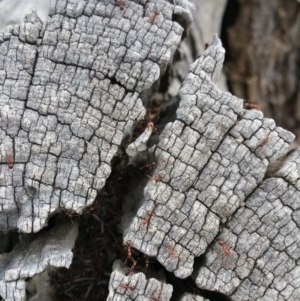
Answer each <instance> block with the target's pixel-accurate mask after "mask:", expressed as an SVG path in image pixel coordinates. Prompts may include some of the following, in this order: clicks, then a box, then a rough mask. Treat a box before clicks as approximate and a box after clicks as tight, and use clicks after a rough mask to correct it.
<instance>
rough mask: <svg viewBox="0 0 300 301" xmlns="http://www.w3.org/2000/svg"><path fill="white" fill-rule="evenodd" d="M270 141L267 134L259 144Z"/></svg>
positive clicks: (262, 144)
mask: <svg viewBox="0 0 300 301" xmlns="http://www.w3.org/2000/svg"><path fill="white" fill-rule="evenodd" d="M268 141H269V136H268V135H267V136H266V137H265V138H264V140H263V141H262V142H261V143H260V145H259V146H264V145H265V144H266V143H267V142H268Z"/></svg>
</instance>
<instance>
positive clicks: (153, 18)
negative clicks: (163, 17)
mask: <svg viewBox="0 0 300 301" xmlns="http://www.w3.org/2000/svg"><path fill="white" fill-rule="evenodd" d="M159 14H160V13H159V12H155V13H154V14H153V15H151V16H150V17H149V22H150V23H153V22H154V20H155V19H156V17H157V16H158V15H159Z"/></svg>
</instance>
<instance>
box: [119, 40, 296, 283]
mask: <svg viewBox="0 0 300 301" xmlns="http://www.w3.org/2000/svg"><path fill="white" fill-rule="evenodd" d="M223 60H224V49H223V48H222V45H221V42H220V40H219V39H218V38H217V37H216V36H215V38H214V40H213V41H212V43H211V46H210V47H209V48H208V49H207V50H206V51H205V52H204V53H203V55H202V56H201V57H200V58H199V59H198V60H197V61H196V62H195V63H194V64H192V65H191V67H190V73H189V75H188V76H187V78H186V79H185V80H184V83H183V86H182V88H181V90H180V96H181V101H180V105H179V108H178V110H177V118H178V119H177V120H176V121H175V122H173V123H169V124H167V125H166V127H165V129H164V130H163V132H162V133H161V136H160V141H159V143H158V145H157V147H156V149H155V151H154V153H155V158H156V160H157V168H156V169H155V171H154V174H153V178H152V179H150V181H149V182H148V184H147V185H146V187H145V191H144V199H143V205H142V206H141V207H140V208H139V210H138V212H137V214H136V217H135V218H134V219H133V221H132V222H131V224H130V225H129V227H128V229H126V230H125V236H124V243H125V244H127V243H130V244H131V246H132V247H133V248H136V249H138V250H140V251H141V252H143V253H145V254H147V255H148V256H152V257H156V258H157V260H158V261H159V262H160V263H161V264H162V265H163V266H164V267H165V268H166V269H167V270H168V271H171V272H174V274H175V275H176V276H177V277H179V278H186V277H188V276H190V275H191V274H192V272H193V264H194V257H199V256H200V255H202V254H203V253H205V252H206V250H207V248H208V246H209V245H210V244H211V243H212V242H213V241H214V240H215V239H217V236H218V233H219V231H220V228H222V224H224V223H226V221H227V220H228V219H229V218H232V215H233V214H234V213H235V211H236V210H237V209H238V208H239V207H240V206H241V205H242V204H243V203H244V202H245V201H246V199H247V198H248V196H249V195H251V193H252V192H253V191H254V190H255V189H256V187H257V185H258V184H259V183H260V182H261V181H262V179H263V178H264V176H265V174H266V171H267V168H268V166H269V164H270V163H274V162H275V161H276V160H277V159H278V158H280V157H282V156H284V155H285V154H286V152H287V149H288V145H289V143H290V142H291V141H292V140H293V138H294V135H293V134H291V133H289V132H287V131H285V130H283V129H282V128H279V127H276V126H275V123H274V121H273V120H271V119H266V118H263V114H262V113H261V112H259V111H257V110H245V109H243V101H242V100H240V99H238V98H236V97H234V96H232V95H231V94H229V93H223V92H222V91H220V90H219V89H218V88H217V87H216V86H215V85H214V84H213V82H214V81H215V80H216V79H217V76H218V74H219V73H220V70H221V68H222V64H223Z"/></svg>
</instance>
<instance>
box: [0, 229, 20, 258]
mask: <svg viewBox="0 0 300 301" xmlns="http://www.w3.org/2000/svg"><path fill="white" fill-rule="evenodd" d="M0 242H1V243H0V255H1V254H3V253H9V252H11V251H12V250H13V249H14V247H15V246H16V245H17V244H18V242H19V233H18V232H17V231H9V232H8V233H3V232H1V231H0Z"/></svg>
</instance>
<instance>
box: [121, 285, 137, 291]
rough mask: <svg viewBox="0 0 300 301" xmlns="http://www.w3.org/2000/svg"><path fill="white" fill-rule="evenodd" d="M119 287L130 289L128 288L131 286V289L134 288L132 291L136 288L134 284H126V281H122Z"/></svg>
mask: <svg viewBox="0 0 300 301" xmlns="http://www.w3.org/2000/svg"><path fill="white" fill-rule="evenodd" d="M119 287H120V288H125V289H128V288H129V289H130V290H132V291H133V290H134V287H133V286H131V285H127V284H124V283H120V284H119Z"/></svg>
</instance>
